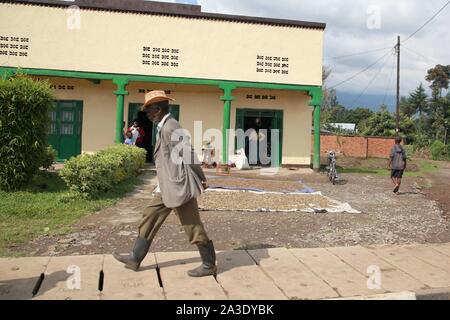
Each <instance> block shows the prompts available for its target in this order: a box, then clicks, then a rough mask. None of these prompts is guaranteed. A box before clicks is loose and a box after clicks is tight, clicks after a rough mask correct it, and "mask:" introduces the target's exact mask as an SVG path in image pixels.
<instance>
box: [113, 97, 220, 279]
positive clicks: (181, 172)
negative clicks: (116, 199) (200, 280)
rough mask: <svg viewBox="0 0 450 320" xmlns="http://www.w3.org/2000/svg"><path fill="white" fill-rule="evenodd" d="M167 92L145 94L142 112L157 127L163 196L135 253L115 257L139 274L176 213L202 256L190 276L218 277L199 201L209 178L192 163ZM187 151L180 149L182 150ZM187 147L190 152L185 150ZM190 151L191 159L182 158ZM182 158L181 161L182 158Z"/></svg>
mask: <svg viewBox="0 0 450 320" xmlns="http://www.w3.org/2000/svg"><path fill="white" fill-rule="evenodd" d="M170 100H173V99H171V98H169V97H168V96H166V94H165V92H164V91H152V92H149V93H147V94H146V96H145V104H144V106H143V107H142V111H144V112H147V116H148V118H149V119H150V120H151V121H152V122H153V123H154V124H155V125H157V142H156V146H155V150H154V159H155V163H156V171H157V176H158V180H159V185H158V188H157V189H159V190H160V192H158V193H155V197H154V199H153V200H152V202H151V203H150V205H149V206H148V208H147V209H146V211H145V212H144V214H143V218H142V220H141V222H140V224H139V237H138V238H137V240H136V242H135V244H134V248H133V251H132V252H131V254H128V255H120V254H117V253H114V254H113V255H114V257H115V258H116V259H117V260H118V261H120V262H122V263H124V264H125V267H126V268H129V269H132V270H135V271H137V270H138V269H139V267H140V264H141V262H142V261H143V260H144V258H145V256H146V255H147V253H148V251H149V248H150V245H151V243H152V240H153V239H154V237H155V236H156V233H157V232H158V230H159V229H160V227H161V225H162V224H163V223H164V221H165V220H166V218H167V217H168V215H169V214H170V212H171V211H172V210H173V211H174V212H175V214H176V215H177V216H178V218H179V219H180V222H181V224H182V225H183V227H184V230H185V232H186V234H187V236H188V238H189V241H190V243H191V244H195V245H197V247H198V250H199V252H200V257H201V259H202V265H200V266H199V267H198V268H196V269H194V270H191V271H189V272H188V274H189V276H191V277H205V276H210V275H215V274H216V273H217V267H216V254H215V250H214V245H213V242H212V241H211V240H210V239H209V238H208V235H207V234H206V231H205V228H204V226H203V223H202V222H201V220H200V215H199V211H198V204H197V197H198V196H200V194H201V193H202V192H203V191H204V190H205V189H206V177H205V175H204V173H203V170H202V169H201V167H200V165H199V164H195V163H193V161H186V159H187V158H188V159H191V160H193V159H194V158H195V157H196V155H195V153H194V150H193V149H192V146H191V145H190V142H189V144H187V142H186V141H182V143H181V142H180V138H181V140H182V139H183V138H186V137H183V136H182V135H180V134H179V133H180V132H181V131H180V130H182V129H181V126H180V124H179V123H178V122H177V121H176V120H175V118H173V117H172V115H171V114H170V113H169V101H170ZM180 145H183V146H184V148H182V149H180V148H179V146H180ZM186 146H187V147H188V148H186ZM186 151H188V153H189V154H188V155H186V154H184V155H183V154H182V153H183V152H186ZM180 156H181V157H180Z"/></svg>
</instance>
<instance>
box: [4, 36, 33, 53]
mask: <svg viewBox="0 0 450 320" xmlns="http://www.w3.org/2000/svg"><path fill="white" fill-rule="evenodd" d="M29 48H30V38H23V37H17V36H0V56H12V57H28V50H29Z"/></svg>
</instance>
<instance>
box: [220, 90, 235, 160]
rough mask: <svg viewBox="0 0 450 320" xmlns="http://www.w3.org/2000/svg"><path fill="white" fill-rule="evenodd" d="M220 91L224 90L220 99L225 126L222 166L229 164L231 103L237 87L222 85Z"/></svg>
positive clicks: (223, 128)
mask: <svg viewBox="0 0 450 320" xmlns="http://www.w3.org/2000/svg"><path fill="white" fill-rule="evenodd" d="M219 87H220V89H222V90H223V96H222V97H220V100H222V101H223V102H224V103H223V126H222V139H223V140H222V164H228V149H229V145H230V141H229V139H230V137H229V135H228V133H229V130H230V127H231V102H232V101H233V100H234V97H233V96H232V93H233V90H234V89H236V87H235V86H233V85H229V84H221V85H220V86H219Z"/></svg>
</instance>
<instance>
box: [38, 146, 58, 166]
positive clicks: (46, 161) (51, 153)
mask: <svg viewBox="0 0 450 320" xmlns="http://www.w3.org/2000/svg"><path fill="white" fill-rule="evenodd" d="M57 155H58V154H57V151H56V150H55V149H53V147H52V146H47V148H46V149H45V152H44V154H43V155H42V161H41V162H42V167H43V168H44V169H46V170H48V169H50V167H51V166H52V165H53V163H55V160H56V157H57Z"/></svg>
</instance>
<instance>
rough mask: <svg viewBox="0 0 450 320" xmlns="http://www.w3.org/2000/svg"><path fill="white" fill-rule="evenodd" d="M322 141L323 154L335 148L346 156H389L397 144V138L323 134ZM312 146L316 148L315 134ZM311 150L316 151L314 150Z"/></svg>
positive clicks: (321, 149)
mask: <svg viewBox="0 0 450 320" xmlns="http://www.w3.org/2000/svg"><path fill="white" fill-rule="evenodd" d="M320 143H321V146H320V153H321V154H322V155H325V154H326V153H327V152H328V151H331V150H333V151H336V152H337V153H338V154H339V155H341V156H344V157H354V158H388V157H389V155H390V152H391V149H392V147H393V145H394V144H395V138H381V137H350V136H334V135H321V137H320ZM312 148H313V149H314V135H313V137H312ZM311 152H312V153H314V150H312V151H311Z"/></svg>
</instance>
